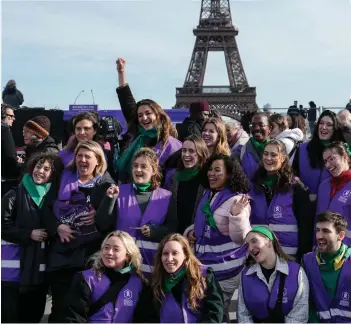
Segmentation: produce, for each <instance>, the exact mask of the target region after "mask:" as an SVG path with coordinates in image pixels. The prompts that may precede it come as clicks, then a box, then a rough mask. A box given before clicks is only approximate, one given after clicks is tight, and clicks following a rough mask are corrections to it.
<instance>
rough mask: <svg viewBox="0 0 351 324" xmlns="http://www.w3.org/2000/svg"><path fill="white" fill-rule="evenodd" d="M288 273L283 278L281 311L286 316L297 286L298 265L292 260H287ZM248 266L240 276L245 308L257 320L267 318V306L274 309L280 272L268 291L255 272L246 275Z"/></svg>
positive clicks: (292, 302) (291, 305)
mask: <svg viewBox="0 0 351 324" xmlns="http://www.w3.org/2000/svg"><path fill="white" fill-rule="evenodd" d="M288 266H289V275H288V276H287V277H286V278H285V283H284V292H283V300H282V312H283V315H284V316H286V315H287V314H289V312H290V311H291V309H292V308H293V305H294V300H295V296H296V293H297V289H298V286H299V281H298V277H299V270H300V266H299V265H298V264H297V263H296V262H293V261H289V262H288ZM248 270H249V268H247V269H245V270H244V271H243V273H242V276H241V285H242V291H243V296H244V301H245V305H246V308H247V309H248V311H249V312H250V314H251V316H252V317H255V318H257V319H259V320H265V319H267V318H269V312H268V308H270V309H274V307H275V305H276V302H277V299H278V292H279V284H280V278H281V275H280V272H278V273H277V277H276V279H275V281H274V284H273V287H272V290H271V292H269V291H268V288H267V286H266V284H265V283H264V282H263V281H262V280H261V279H260V278H258V276H257V274H256V273H253V274H250V275H246V273H247V271H248Z"/></svg>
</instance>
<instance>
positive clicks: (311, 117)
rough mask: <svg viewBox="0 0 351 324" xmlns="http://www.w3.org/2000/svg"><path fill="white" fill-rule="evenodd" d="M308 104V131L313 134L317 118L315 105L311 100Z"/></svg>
mask: <svg viewBox="0 0 351 324" xmlns="http://www.w3.org/2000/svg"><path fill="white" fill-rule="evenodd" d="M308 104H309V105H310V109H308V117H307V119H308V124H309V127H310V133H311V135H313V133H314V128H315V126H316V120H317V106H316V104H315V103H314V102H313V101H310V102H309V103H308Z"/></svg>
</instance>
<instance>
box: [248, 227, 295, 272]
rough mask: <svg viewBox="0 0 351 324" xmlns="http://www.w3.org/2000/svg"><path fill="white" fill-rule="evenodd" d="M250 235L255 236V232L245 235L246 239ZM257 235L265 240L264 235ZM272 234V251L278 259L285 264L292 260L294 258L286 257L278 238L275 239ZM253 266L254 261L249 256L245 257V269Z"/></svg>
mask: <svg viewBox="0 0 351 324" xmlns="http://www.w3.org/2000/svg"><path fill="white" fill-rule="evenodd" d="M271 232H272V231H271ZM250 233H255V234H256V233H257V232H252V231H250V232H249V233H247V234H246V237H247V236H248V235H249V234H250ZM257 234H259V235H261V236H262V237H265V238H267V237H266V236H265V235H263V234H261V233H257ZM272 234H273V237H274V240H273V242H272V245H273V250H274V252H275V253H276V254H277V255H278V257H279V258H280V260H283V261H286V262H288V261H292V260H294V258H292V257H291V256H289V255H287V254H286V253H285V252H284V251H283V249H282V246H281V245H280V243H279V240H278V238H277V237H276V235H275V234H274V233H273V232H272ZM267 239H268V238H267ZM254 264H256V261H255V259H254V258H253V257H252V256H251V255H249V256H248V257H247V259H246V261H245V265H246V266H247V267H251V266H252V265H254Z"/></svg>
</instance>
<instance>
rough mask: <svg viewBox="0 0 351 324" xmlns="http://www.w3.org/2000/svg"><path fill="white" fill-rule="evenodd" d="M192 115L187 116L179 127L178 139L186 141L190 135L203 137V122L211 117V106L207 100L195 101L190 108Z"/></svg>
mask: <svg viewBox="0 0 351 324" xmlns="http://www.w3.org/2000/svg"><path fill="white" fill-rule="evenodd" d="M189 112H190V116H189V117H186V118H185V119H184V121H183V123H182V124H180V125H179V126H178V127H177V130H178V139H179V140H180V141H182V142H183V141H184V139H185V138H187V137H188V136H189V135H193V134H194V135H196V136H199V137H201V127H202V124H203V122H204V121H205V120H206V119H207V118H208V117H209V114H210V106H209V104H208V102H206V101H199V102H193V103H191V104H190V108H189Z"/></svg>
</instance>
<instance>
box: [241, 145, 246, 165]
mask: <svg viewBox="0 0 351 324" xmlns="http://www.w3.org/2000/svg"><path fill="white" fill-rule="evenodd" d="M245 152H246V144H245V145H243V146H242V147H241V150H240V161H242V160H243V157H244V154H245Z"/></svg>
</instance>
